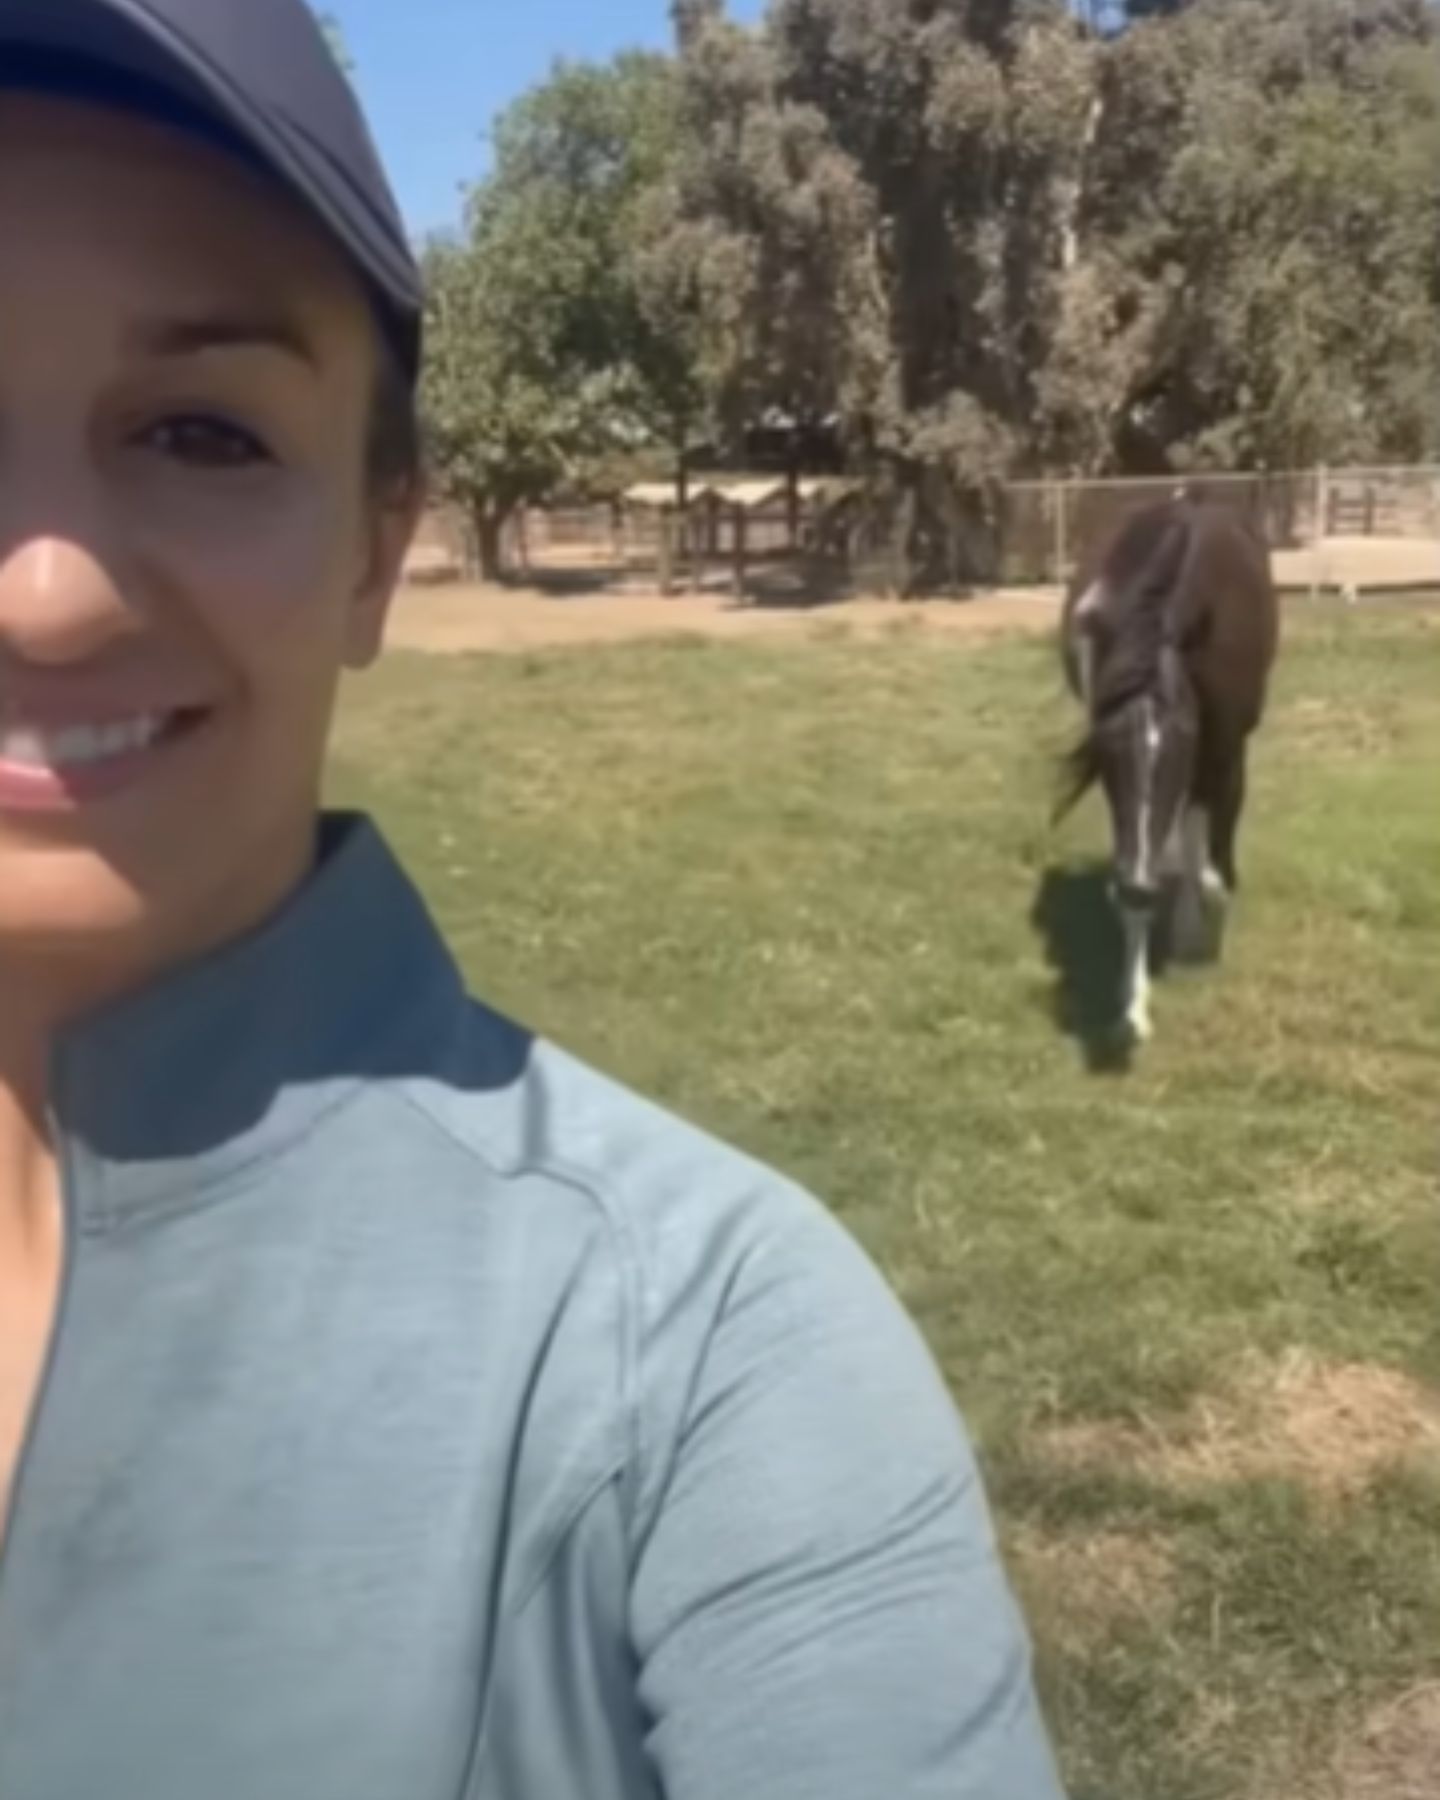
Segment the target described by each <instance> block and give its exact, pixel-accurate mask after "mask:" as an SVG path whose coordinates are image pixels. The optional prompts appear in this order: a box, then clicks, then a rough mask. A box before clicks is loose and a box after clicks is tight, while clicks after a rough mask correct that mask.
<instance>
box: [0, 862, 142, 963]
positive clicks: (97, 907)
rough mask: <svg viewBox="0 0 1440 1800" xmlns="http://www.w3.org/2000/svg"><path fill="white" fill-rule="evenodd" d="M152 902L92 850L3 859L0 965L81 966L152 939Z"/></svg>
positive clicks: (0, 863) (136, 886) (131, 880)
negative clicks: (55, 961) (34, 961)
mask: <svg viewBox="0 0 1440 1800" xmlns="http://www.w3.org/2000/svg"><path fill="white" fill-rule="evenodd" d="M156 910H157V909H156V904H155V896H153V895H150V894H147V893H146V892H145V891H144V890H143V889H142V888H140V887H139V886H138V885H137V884H136V882H135V880H134V879H133V877H130V876H127V875H125V874H122V873H121V871H120V870H119V869H117V868H116V867H115V866H114V865H113V864H112V863H109V862H107V861H106V860H105V859H104V858H103V857H101V856H99V855H98V854H96V853H95V852H93V851H84V850H78V849H75V850H67V851H65V852H57V851H49V852H46V853H44V854H38V855H19V856H10V855H8V854H0V960H3V961H11V960H13V959H16V958H19V959H21V960H22V961H23V960H25V959H29V958H32V957H43V958H45V959H46V960H49V959H50V958H52V957H55V956H64V957H66V958H67V959H68V958H70V957H72V956H73V957H76V958H79V959H81V960H85V959H87V958H88V957H89V956H91V955H93V954H95V953H100V954H104V953H105V952H106V951H107V950H112V949H115V948H118V947H119V946H120V945H122V944H124V943H127V942H134V941H138V940H141V939H143V938H146V937H148V936H149V935H150V932H151V927H152V926H153V921H154V918H155V914H156Z"/></svg>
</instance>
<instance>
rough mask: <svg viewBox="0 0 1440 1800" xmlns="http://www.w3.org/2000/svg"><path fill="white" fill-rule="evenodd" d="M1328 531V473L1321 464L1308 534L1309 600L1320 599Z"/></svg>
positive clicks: (1316, 474) (1317, 470)
mask: <svg viewBox="0 0 1440 1800" xmlns="http://www.w3.org/2000/svg"><path fill="white" fill-rule="evenodd" d="M1329 530H1330V471H1329V469H1328V468H1327V467H1326V465H1325V464H1324V463H1321V464H1320V466H1319V468H1318V469H1316V471H1315V523H1314V527H1313V528H1312V530H1311V533H1310V598H1311V600H1312V601H1315V600H1318V599H1319V598H1320V588H1321V585H1322V584H1321V580H1320V573H1321V562H1322V559H1323V555H1324V551H1323V548H1322V546H1323V545H1324V542H1325V539H1326V537H1327V536H1328V535H1329Z"/></svg>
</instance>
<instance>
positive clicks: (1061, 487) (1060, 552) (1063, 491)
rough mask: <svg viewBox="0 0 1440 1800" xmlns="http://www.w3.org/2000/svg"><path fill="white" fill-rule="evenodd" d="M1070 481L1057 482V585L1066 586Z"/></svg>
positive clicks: (1067, 577) (1068, 549) (1068, 554)
mask: <svg viewBox="0 0 1440 1800" xmlns="http://www.w3.org/2000/svg"><path fill="white" fill-rule="evenodd" d="M1069 493H1070V483H1069V482H1068V481H1063V480H1062V481H1058V482H1056V484H1055V585H1056V586H1057V587H1062V588H1063V587H1064V586H1065V584H1066V582H1067V581H1068V580H1069V576H1068V573H1067V570H1066V564H1067V562H1068V561H1069V556H1070V541H1069V540H1070V521H1069V519H1068V518H1067V516H1066V514H1067V512H1068V510H1069V506H1068V501H1069Z"/></svg>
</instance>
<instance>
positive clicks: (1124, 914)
mask: <svg viewBox="0 0 1440 1800" xmlns="http://www.w3.org/2000/svg"><path fill="white" fill-rule="evenodd" d="M1121 919H1122V922H1123V923H1124V926H1125V1023H1126V1024H1127V1025H1128V1026H1129V1027H1130V1030H1131V1031H1132V1033H1133V1034H1134V1035H1135V1037H1136V1039H1137V1040H1138V1041H1139V1042H1140V1043H1142V1044H1143V1043H1144V1042H1145V1041H1146V1040H1147V1039H1148V1038H1149V1036H1150V1033H1151V1024H1150V914H1149V913H1148V912H1144V911H1141V910H1139V909H1138V908H1135V907H1130V906H1126V907H1122V909H1121Z"/></svg>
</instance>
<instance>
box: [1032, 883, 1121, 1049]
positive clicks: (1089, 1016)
mask: <svg viewBox="0 0 1440 1800" xmlns="http://www.w3.org/2000/svg"><path fill="white" fill-rule="evenodd" d="M1030 922H1031V924H1032V925H1033V926H1034V928H1035V930H1036V932H1037V933H1038V935H1039V936H1040V937H1041V938H1042V939H1043V940H1044V943H1045V954H1046V958H1047V960H1048V962H1049V964H1050V967H1051V968H1052V969H1053V970H1054V972H1055V986H1054V989H1053V991H1052V993H1051V997H1050V1005H1051V1011H1052V1014H1053V1017H1054V1020H1055V1023H1056V1025H1057V1026H1058V1027H1059V1028H1060V1030H1061V1031H1063V1032H1064V1033H1065V1035H1066V1036H1067V1037H1073V1038H1074V1039H1076V1040H1077V1042H1078V1043H1079V1045H1080V1047H1081V1049H1082V1050H1083V1052H1084V1054H1085V1061H1086V1064H1087V1066H1088V1067H1089V1068H1090V1069H1091V1070H1092V1071H1094V1072H1095V1073H1096V1074H1102V1075H1123V1074H1125V1073H1126V1072H1127V1071H1128V1070H1129V1068H1130V1067H1131V1064H1132V1062H1133V1060H1134V1046H1133V1044H1132V1042H1131V1040H1130V1037H1129V1034H1128V1033H1127V1032H1126V1031H1125V1029H1124V1025H1123V1022H1122V1021H1121V1019H1120V1017H1119V1005H1120V985H1121V980H1122V977H1123V975H1124V958H1125V949H1124V943H1123V940H1122V937H1121V932H1120V922H1119V920H1118V919H1117V917H1116V915H1115V908H1114V906H1113V905H1112V904H1111V901H1110V870H1109V866H1108V864H1106V863H1103V862H1097V863H1092V864H1088V865H1087V866H1086V867H1084V868H1079V869H1074V868H1071V869H1047V870H1046V871H1045V873H1044V874H1043V875H1042V876H1041V878H1040V887H1039V891H1038V892H1037V894H1036V896H1035V905H1034V907H1033V908H1032V909H1031V913H1030Z"/></svg>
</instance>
